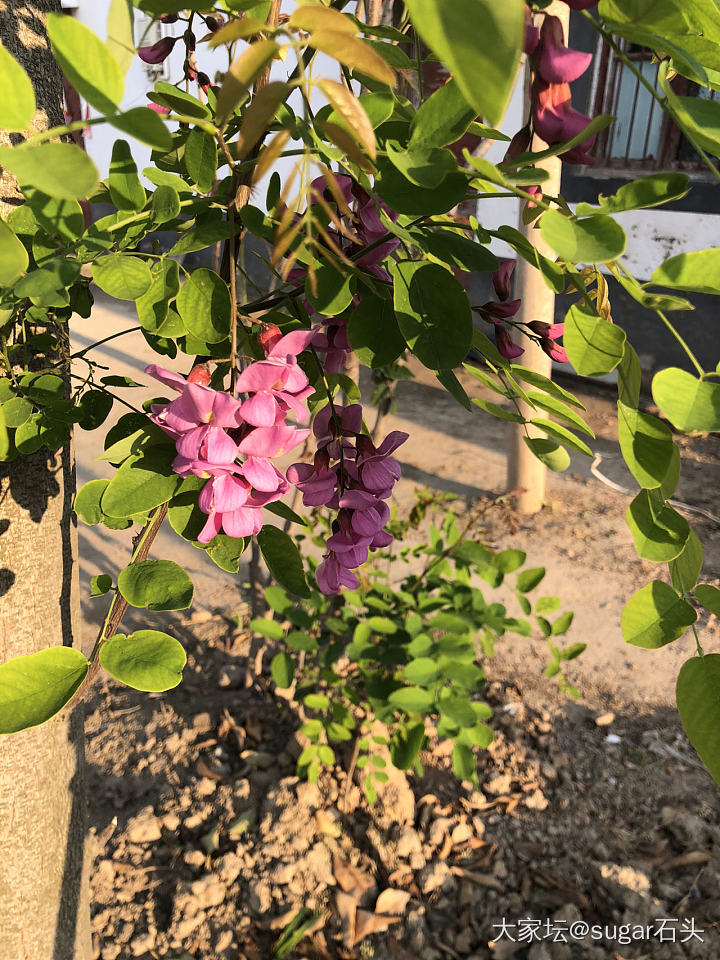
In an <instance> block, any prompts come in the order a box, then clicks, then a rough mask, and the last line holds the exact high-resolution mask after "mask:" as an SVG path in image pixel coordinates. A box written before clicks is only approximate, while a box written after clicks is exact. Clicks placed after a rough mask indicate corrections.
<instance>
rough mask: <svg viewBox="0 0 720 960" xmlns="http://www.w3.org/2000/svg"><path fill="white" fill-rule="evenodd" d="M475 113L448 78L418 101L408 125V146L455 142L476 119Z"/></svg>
mask: <svg viewBox="0 0 720 960" xmlns="http://www.w3.org/2000/svg"><path fill="white" fill-rule="evenodd" d="M476 112H477V111H476V110H475V109H474V108H473V107H471V106H469V105H468V102H467V100H466V99H465V97H463V95H462V93H461V92H460V87H459V86H458V84H457V82H456V81H455V80H454V79H452V78H451V79H450V80H448V82H447V83H446V84H444V85H443V86H442V87H440V88H439V89H438V90H436V91H435V92H434V93H433V94H432V95H431V96H430V97H428V99H427V100H425V102H424V103H421V104H420V106H419V108H418V110H417V113H416V114H415V116H414V117H413V121H412V124H411V126H410V144H409V146H410V148H411V149H412V148H413V147H415V146H419V145H421V144H422V145H423V146H429V147H446V146H447V145H448V144H450V143H455V141H456V140H459V139H460V137H462V135H463V134H464V133H465V131H466V130H467V128H468V127H469V125H470V124H471V123H472V121H473V120H474V119H475V116H476Z"/></svg>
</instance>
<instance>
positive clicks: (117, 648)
mask: <svg viewBox="0 0 720 960" xmlns="http://www.w3.org/2000/svg"><path fill="white" fill-rule="evenodd" d="M99 659H100V666H101V667H102V668H103V669H104V670H107V672H108V673H109V674H110V676H112V677H115V679H116V680H119V681H120V682H121V683H125V684H127V686H128V687H133V689H135V690H144V691H147V692H150V693H161V692H162V691H163V690H171V689H172V688H173V687H176V686H177V685H178V684H179V683H180V681H181V680H182V672H183V667H184V666H185V664H186V662H187V657H186V655H185V650H184V649H183V646H182V644H181V643H180V642H179V641H178V640H176V639H175V638H174V637H171V636H169V635H168V634H167V633H161V632H160V631H159V630H136V631H135V633H131V634H130V636H129V637H126V636H124V634H122V633H118V634H116V635H115V636H114V637H111V638H110V639H109V640H106V641H105V643H104V644H103V645H102V646H101V647H100V657H99Z"/></svg>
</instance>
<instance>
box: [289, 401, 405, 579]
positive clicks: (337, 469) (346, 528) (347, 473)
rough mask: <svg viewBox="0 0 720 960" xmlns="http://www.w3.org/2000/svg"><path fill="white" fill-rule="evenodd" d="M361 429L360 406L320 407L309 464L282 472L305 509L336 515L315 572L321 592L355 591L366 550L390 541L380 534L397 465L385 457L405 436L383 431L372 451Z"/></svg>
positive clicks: (298, 464) (365, 558) (388, 535)
mask: <svg viewBox="0 0 720 960" xmlns="http://www.w3.org/2000/svg"><path fill="white" fill-rule="evenodd" d="M361 431H362V407H361V406H360V405H359V404H352V405H351V406H349V407H343V408H340V409H335V408H333V407H331V406H329V405H328V406H327V407H324V408H323V409H322V410H321V411H320V412H319V413H318V414H317V416H316V417H315V422H314V424H313V432H314V434H315V436H316V438H317V440H318V445H317V452H316V454H315V458H314V460H313V462H312V463H295V464H293V465H292V466H291V467H290V468H289V469H288V471H287V476H288V480H289V481H290V482H291V483H293V484H295V486H296V487H297V488H298V489H299V490H300V492H301V493H302V497H303V503H304V504H305V506H308V507H317V506H328V507H330V508H332V509H334V510H337V511H338V514H337V518H336V519H335V520H334V522H333V528H332V529H333V532H332V535H331V536H330V537H329V538H328V541H327V546H328V552H327V553H326V554H325V555H324V557H323V560H322V563H320V565H319V566H318V568H317V573H316V577H317V582H318V586H319V587H320V589H321V590H322V592H323V593H326V594H332V593H338V592H339V591H340V588H341V587H351V588H354V587H357V585H358V580H357V577H356V576H355V574H354V573H353V572H352V571H353V569H355V568H356V567H359V566H360V565H361V564H363V563H364V562H365V561H366V560H367V556H368V551H369V550H377V549H378V548H380V547H386V546H388V544H390V543H392V539H393V538H392V536H391V534H389V533H388V532H387V531H386V530H385V524H386V523H387V521H388V519H389V517H390V508H389V507H388V505H387V503H385V501H386V500H387V499H388V497H389V496H390V495H391V493H392V490H393V487H394V486H395V483H396V482H397V481H398V479H399V478H400V473H401V471H400V464H399V463H398V462H397V461H396V460H394V459H393V458H392V457H391V456H390V454H391V453H393V452H394V451H395V450H397V448H398V447H399V446H400V445H401V444H402V443H404V442H405V441H406V440H407V438H408V434H406V433H402V432H401V431H399V430H394V431H393V432H392V433H389V434H388V436H387V437H386V438H385V439H384V440H383V442H382V443H381V444H380V446H379V447H377V448H376V447H375V445H374V444H373V442H372V440H370V438H369V437H367V436H365V435H364V434H362V433H361Z"/></svg>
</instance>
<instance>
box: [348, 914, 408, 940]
mask: <svg viewBox="0 0 720 960" xmlns="http://www.w3.org/2000/svg"><path fill="white" fill-rule="evenodd" d="M399 922H400V917H389V916H385V915H382V916H381V915H379V914H376V913H370V912H369V911H368V910H358V912H357V917H356V918H355V940H354V941H353V946H354V945H355V944H356V943H360V941H361V940H364V939H365V937H369V936H370V934H371V933H382V932H383V931H384V930H387V928H388V927H389V926H390V924H391V923H399Z"/></svg>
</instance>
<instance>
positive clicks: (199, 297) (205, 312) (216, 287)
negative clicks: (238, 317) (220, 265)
mask: <svg viewBox="0 0 720 960" xmlns="http://www.w3.org/2000/svg"><path fill="white" fill-rule="evenodd" d="M177 309H178V313H179V314H180V316H181V317H182V319H183V323H184V324H185V326H186V328H187V329H188V330H189V331H190V333H192V334H193V336H195V337H197V338H198V339H199V340H204V341H206V342H207V343H219V342H220V341H221V340H225V338H226V337H227V336H228V335H229V334H230V324H231V318H232V305H231V302H230V293H229V291H228V288H227V284H226V283H225V281H224V280H222V279H221V278H220V277H219V276H218V274H217V273H215V272H214V271H212V270H208V269H207V268H206V267H201V268H200V269H199V270H195V271H193V273H191V274H190V276H189V277H188V278H187V280H186V281H185V283H183V285H182V288H181V290H180V293H179V294H178V298H177Z"/></svg>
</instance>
